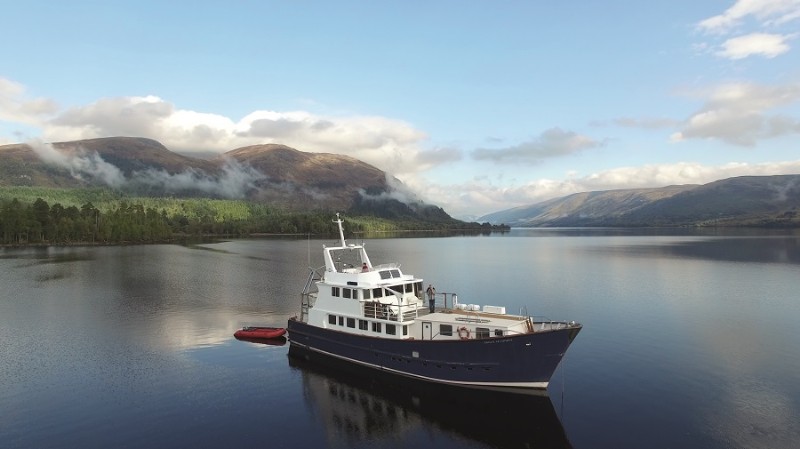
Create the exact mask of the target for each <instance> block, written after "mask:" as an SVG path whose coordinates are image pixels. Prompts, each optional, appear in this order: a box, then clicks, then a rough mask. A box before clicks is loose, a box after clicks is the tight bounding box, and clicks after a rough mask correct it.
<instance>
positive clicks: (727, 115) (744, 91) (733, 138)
mask: <svg viewBox="0 0 800 449" xmlns="http://www.w3.org/2000/svg"><path fill="white" fill-rule="evenodd" d="M701 95H704V96H706V97H707V98H706V103H705V105H703V107H702V108H701V109H700V110H699V111H697V112H696V113H695V114H693V115H692V116H691V117H689V118H688V119H687V120H686V122H685V124H684V125H683V127H682V129H681V130H680V131H679V132H676V133H675V134H673V135H672V140H673V141H676V142H677V141H681V140H686V139H718V140H721V141H723V142H727V143H730V144H734V145H739V146H754V145H756V143H757V142H758V141H759V140H760V139H766V138H770V137H776V136H780V135H785V134H791V133H798V132H800V121H798V120H796V119H794V118H791V117H788V116H784V115H777V114H776V115H772V116H770V115H768V114H767V113H768V112H769V111H771V110H773V109H777V108H779V107H782V106H786V105H790V104H793V103H796V102H798V101H800V85H798V84H790V85H784V86H763V85H757V84H753V83H729V84H724V85H721V86H718V87H716V88H714V89H713V90H711V91H710V92H704V93H701Z"/></svg>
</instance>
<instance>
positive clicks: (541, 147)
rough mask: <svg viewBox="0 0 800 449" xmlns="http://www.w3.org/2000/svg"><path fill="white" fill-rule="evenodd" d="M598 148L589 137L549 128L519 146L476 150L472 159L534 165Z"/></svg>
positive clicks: (597, 144) (595, 142)
mask: <svg viewBox="0 0 800 449" xmlns="http://www.w3.org/2000/svg"><path fill="white" fill-rule="evenodd" d="M599 146H602V143H600V142H598V141H596V140H593V139H592V138H590V137H587V136H583V135H580V134H577V133H575V132H572V131H564V130H562V129H560V128H550V129H548V130H546V131H544V132H543V133H542V134H541V135H540V136H539V137H537V138H536V139H534V140H531V141H529V142H524V143H522V144H520V145H515V146H511V147H506V148H498V149H488V148H478V149H476V150H474V151H473V152H472V158H473V159H476V160H490V161H494V162H497V163H510V164H516V163H523V164H531V165H535V164H539V163H542V162H543V161H544V160H546V159H549V158H556V157H562V156H568V155H570V154H575V153H579V152H581V151H583V150H586V149H590V148H596V147H599Z"/></svg>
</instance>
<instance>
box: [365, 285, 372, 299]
mask: <svg viewBox="0 0 800 449" xmlns="http://www.w3.org/2000/svg"><path fill="white" fill-rule="evenodd" d="M370 293H372V290H370V289H368V288H365V289H364V299H371V298H372V295H370Z"/></svg>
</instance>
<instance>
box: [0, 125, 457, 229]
mask: <svg viewBox="0 0 800 449" xmlns="http://www.w3.org/2000/svg"><path fill="white" fill-rule="evenodd" d="M0 159H2V161H3V164H2V165H1V166H0V186H41V187H56V188H78V187H93V186H100V185H102V186H108V187H112V188H115V189H119V190H123V191H128V192H133V193H136V194H143V195H146V196H187V197H197V196H209V197H212V198H232V199H246V200H250V201H256V202H262V203H269V204H271V205H274V206H279V207H282V208H285V209H287V210H295V211H300V210H321V209H322V210H340V211H352V210H369V211H370V212H371V213H373V214H377V215H379V216H380V214H381V213H384V212H386V213H387V214H388V215H391V216H396V215H397V214H400V215H408V216H415V215H420V214H421V215H420V216H427V217H430V216H433V217H435V218H436V219H437V220H443V221H456V220H455V219H453V218H452V217H450V216H449V215H447V214H446V213H445V212H444V211H443V210H442V209H441V208H439V207H437V206H433V205H428V204H425V203H424V202H422V201H421V200H419V199H418V198H416V197H415V196H414V195H413V194H412V193H411V192H410V191H409V190H408V189H405V187H404V186H403V184H402V183H401V182H400V181H399V180H397V179H396V178H394V177H392V176H390V175H388V174H387V173H385V172H383V171H382V170H380V169H378V168H376V167H374V166H372V165H369V164H367V163H365V162H362V161H360V160H358V159H355V158H352V157H350V156H344V155H337V154H331V153H306V152H303V151H299V150H297V149H294V148H291V147H288V146H285V145H280V144H262V145H251V146H246V147H241V148H236V149H233V150H230V151H228V152H226V153H223V154H221V155H218V156H216V157H214V158H210V159H206V158H193V157H190V156H186V155H184V154H179V153H175V152H173V151H171V150H169V149H168V148H166V147H165V146H164V145H162V144H161V143H160V142H158V141H155V140H152V139H147V138H141V137H105V138H98V139H87V140H78V141H69V142H54V143H51V144H50V143H30V144H11V145H3V146H0ZM398 198H401V199H403V200H404V201H399V200H398Z"/></svg>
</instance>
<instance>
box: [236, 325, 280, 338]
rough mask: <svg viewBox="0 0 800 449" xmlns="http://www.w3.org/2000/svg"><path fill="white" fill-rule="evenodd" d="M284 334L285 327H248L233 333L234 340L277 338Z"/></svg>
mask: <svg viewBox="0 0 800 449" xmlns="http://www.w3.org/2000/svg"><path fill="white" fill-rule="evenodd" d="M285 333H286V328H285V327H256V326H248V327H243V328H241V329H239V330H238V331H236V332H234V334H233V336H234V337H236V338H278V337H282V336H283V334H285Z"/></svg>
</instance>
